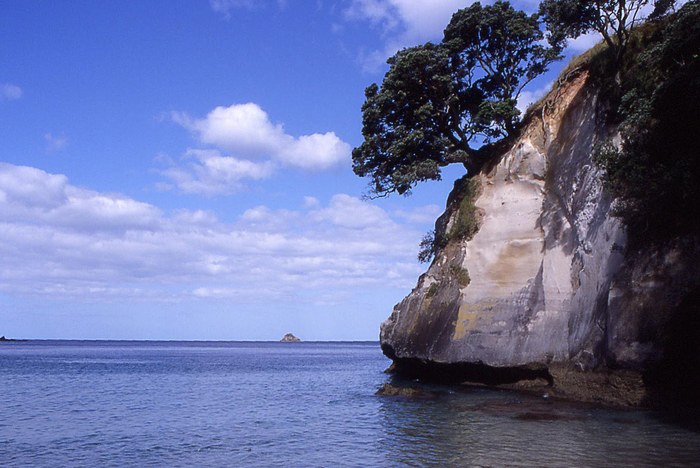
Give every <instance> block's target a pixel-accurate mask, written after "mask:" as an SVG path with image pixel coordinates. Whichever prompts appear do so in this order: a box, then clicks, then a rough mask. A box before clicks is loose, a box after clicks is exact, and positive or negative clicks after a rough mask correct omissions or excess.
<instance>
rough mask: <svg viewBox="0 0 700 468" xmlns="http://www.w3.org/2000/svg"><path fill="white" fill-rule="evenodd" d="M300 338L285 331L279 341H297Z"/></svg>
mask: <svg viewBox="0 0 700 468" xmlns="http://www.w3.org/2000/svg"><path fill="white" fill-rule="evenodd" d="M300 341H301V340H300V339H299V338H297V337H296V336H294V335H293V334H292V333H287V334H286V335H284V336H283V337H282V339H281V340H280V342H281V343H299V342H300Z"/></svg>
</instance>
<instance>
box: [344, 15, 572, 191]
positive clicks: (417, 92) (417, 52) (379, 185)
mask: <svg viewBox="0 0 700 468" xmlns="http://www.w3.org/2000/svg"><path fill="white" fill-rule="evenodd" d="M543 39H544V34H543V32H542V31H541V29H540V23H539V20H538V15H536V14H534V15H527V14H526V13H524V12H522V11H518V10H515V9H513V8H512V7H511V5H510V3H508V2H504V1H499V2H496V3H495V4H494V5H491V6H481V4H479V3H475V4H473V5H472V6H470V7H469V8H465V9H462V10H459V11H458V12H457V13H455V14H454V15H453V16H452V20H451V21H450V24H449V25H448V26H447V28H446V29H445V34H444V38H443V40H442V42H441V43H440V44H432V43H427V44H424V45H422V46H418V47H412V48H408V49H404V50H401V51H399V52H397V53H396V55H394V56H393V57H391V58H390V59H389V60H388V61H387V63H388V64H389V66H390V67H389V71H388V72H387V73H386V75H385V76H384V80H383V82H382V84H381V87H379V86H377V85H376V84H372V85H370V86H369V87H368V88H367V89H366V90H365V97H366V100H365V103H364V105H363V106H362V123H363V128H362V135H363V136H364V141H363V143H362V144H361V145H360V146H359V147H357V148H355V149H354V150H353V154H352V156H353V170H354V171H355V173H356V174H357V175H359V176H370V177H371V183H370V192H371V193H370V196H375V197H381V196H386V195H389V194H391V193H394V192H396V193H399V194H404V195H407V194H410V191H411V189H412V188H413V187H414V186H415V184H417V183H418V182H421V181H425V180H439V179H440V177H441V168H442V167H445V166H447V165H448V164H452V163H458V164H463V165H464V166H465V168H466V169H467V171H468V173H470V174H475V173H476V172H478V170H479V168H480V167H481V165H482V164H483V163H484V162H485V161H487V160H488V159H490V158H491V157H493V155H495V154H496V153H497V152H498V151H500V150H501V149H502V147H503V146H504V145H505V144H507V142H508V141H509V139H510V138H511V137H512V136H513V135H514V134H515V132H516V131H517V129H518V127H519V123H520V117H519V116H520V112H519V111H518V109H517V108H516V102H517V99H518V96H519V95H520V93H521V91H522V90H523V88H524V87H525V86H526V85H527V84H528V83H530V82H531V81H532V80H533V79H534V78H535V77H537V76H538V75H540V74H542V73H544V72H545V71H546V70H547V67H548V65H549V64H550V63H551V62H552V61H553V60H556V59H558V58H559V52H560V49H559V48H558V46H557V45H556V44H555V45H554V46H552V47H548V46H546V45H545V44H544V41H543Z"/></svg>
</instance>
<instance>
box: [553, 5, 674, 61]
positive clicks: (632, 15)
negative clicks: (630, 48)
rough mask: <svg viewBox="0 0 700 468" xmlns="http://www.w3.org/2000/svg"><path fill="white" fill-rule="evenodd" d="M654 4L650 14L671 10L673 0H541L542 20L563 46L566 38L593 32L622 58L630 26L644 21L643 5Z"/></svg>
mask: <svg viewBox="0 0 700 468" xmlns="http://www.w3.org/2000/svg"><path fill="white" fill-rule="evenodd" d="M650 3H653V4H654V7H655V8H654V11H653V12H652V14H651V16H652V17H660V16H663V15H664V14H666V13H667V12H668V11H669V10H671V9H672V8H673V6H674V4H675V3H676V2H675V1H674V0H653V1H652V0H544V1H543V2H542V3H541V4H540V13H541V15H542V19H543V21H544V22H545V24H546V25H547V29H548V30H549V32H550V34H551V35H550V41H551V42H552V43H555V44H558V45H562V44H563V43H564V42H565V41H566V40H567V39H573V38H577V37H579V36H581V35H583V34H586V33H589V32H593V31H596V32H598V33H600V34H601V36H603V39H604V40H605V43H606V44H607V45H608V46H609V47H610V48H611V49H613V50H614V51H615V52H616V56H617V59H618V61H619V59H620V58H621V57H622V54H623V53H624V50H625V47H626V46H627V42H628V40H629V36H630V31H631V29H632V28H633V27H634V26H635V25H637V24H638V23H640V22H642V21H643V20H644V17H643V15H642V11H643V8H644V7H645V6H647V5H648V4H650Z"/></svg>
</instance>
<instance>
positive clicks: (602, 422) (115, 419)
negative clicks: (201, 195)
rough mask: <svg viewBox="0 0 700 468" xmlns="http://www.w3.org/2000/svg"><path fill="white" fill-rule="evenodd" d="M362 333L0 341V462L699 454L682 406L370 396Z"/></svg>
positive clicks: (684, 458) (602, 458)
mask: <svg viewBox="0 0 700 468" xmlns="http://www.w3.org/2000/svg"><path fill="white" fill-rule="evenodd" d="M389 364H390V362H389V361H388V360H387V359H386V358H384V357H383V356H382V354H381V352H380V350H379V346H378V344H377V343H288V344H285V343H244V342H100V341H28V342H5V343H0V463H2V465H3V466H12V467H14V466H19V467H25V466H51V467H56V466H60V467H74V466H115V467H116V466H119V467H123V466H139V467H141V466H168V467H171V466H188V467H191V466H391V467H393V466H527V467H530V466H561V467H572V466H576V467H585V466H591V467H599V466H634V467H638V466H698V465H700V430H699V427H698V425H697V421H696V420H694V419H692V418H685V417H683V416H684V415H682V414H681V415H680V416H678V415H673V414H668V413H657V412H652V411H641V410H611V409H606V408H600V407H596V406H590V405H582V404H574V403H567V402H561V401H553V400H551V399H545V398H541V397H538V396H532V395H524V394H519V393H514V392H507V391H499V390H493V389H486V388H468V387H465V388H456V387H441V386H427V387H423V394H422V396H420V397H418V398H402V397H388V396H378V395H375V392H376V391H377V389H378V388H380V387H381V386H382V384H384V383H385V382H388V381H390V379H391V377H390V376H388V375H387V374H385V373H384V372H383V371H384V369H385V368H386V367H387V366H388V365H389Z"/></svg>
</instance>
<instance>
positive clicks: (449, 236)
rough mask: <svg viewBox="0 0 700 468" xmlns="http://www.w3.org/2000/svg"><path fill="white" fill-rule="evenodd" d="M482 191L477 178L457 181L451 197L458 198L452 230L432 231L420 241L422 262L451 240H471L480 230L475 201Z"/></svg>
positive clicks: (419, 255) (432, 256)
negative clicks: (446, 231)
mask: <svg viewBox="0 0 700 468" xmlns="http://www.w3.org/2000/svg"><path fill="white" fill-rule="evenodd" d="M480 192H481V184H480V183H479V180H478V179H476V178H471V179H467V178H466V177H465V178H463V179H460V180H459V181H457V182H456V183H455V189H454V190H453V191H452V194H451V195H450V197H454V198H455V199H456V200H458V202H457V203H459V204H458V205H457V208H456V213H455V215H454V221H453V223H452V226H451V227H450V231H449V232H448V233H445V232H444V231H443V230H442V229H438V231H430V232H428V233H427V234H426V235H425V236H423V239H422V240H421V242H420V250H419V252H418V260H419V261H420V262H422V263H427V262H430V261H431V260H432V259H433V258H434V257H435V255H436V254H437V252H438V251H439V250H440V249H442V248H444V247H445V246H446V245H447V243H448V242H450V241H461V240H465V239H466V240H469V239H471V238H472V237H474V234H476V232H477V231H478V230H479V209H478V208H477V207H476V205H475V204H474V202H475V201H476V198H477V197H478V196H479V193H480Z"/></svg>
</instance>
